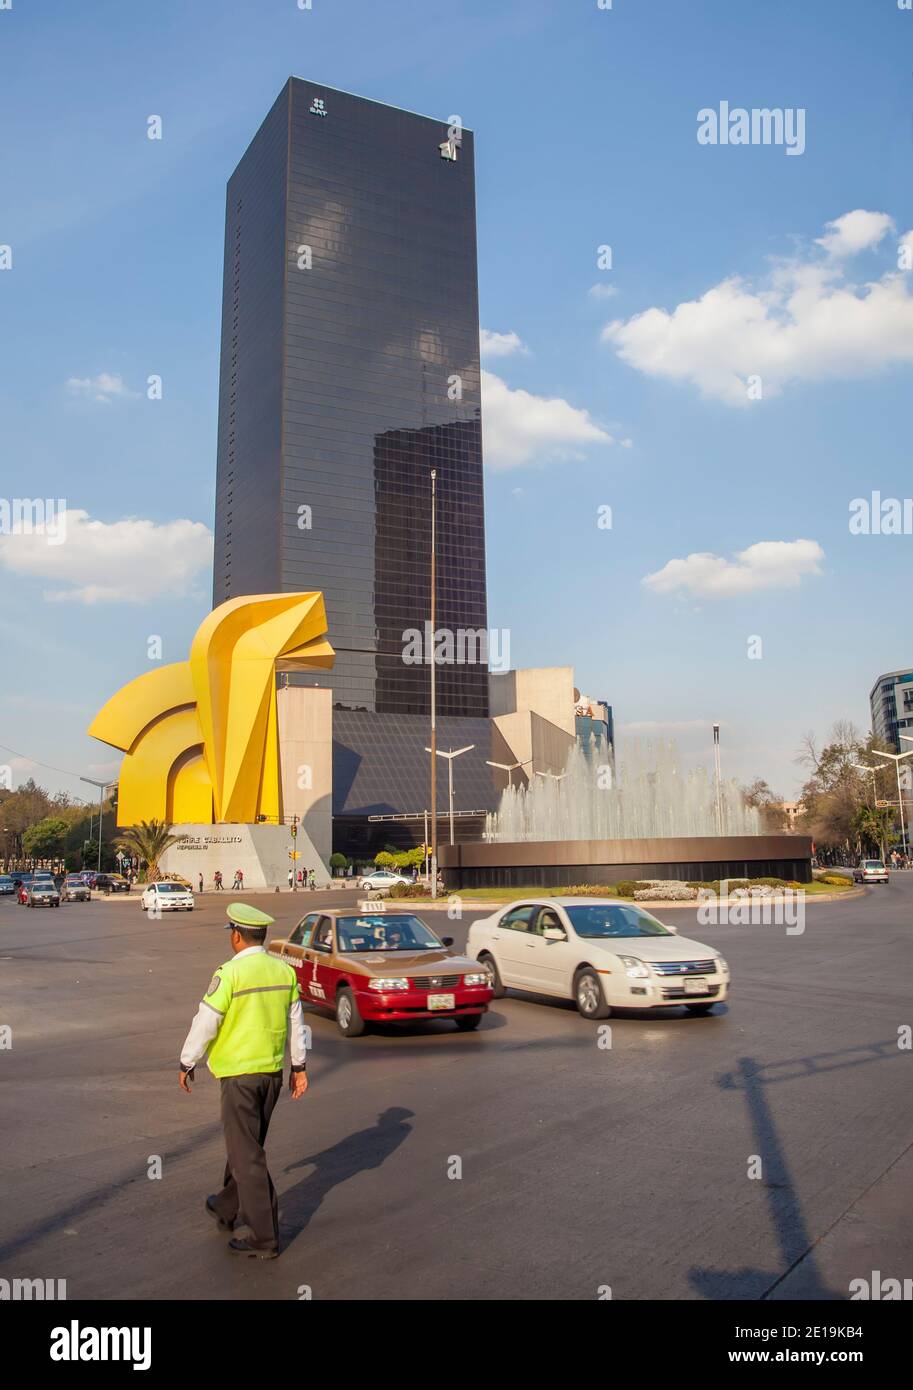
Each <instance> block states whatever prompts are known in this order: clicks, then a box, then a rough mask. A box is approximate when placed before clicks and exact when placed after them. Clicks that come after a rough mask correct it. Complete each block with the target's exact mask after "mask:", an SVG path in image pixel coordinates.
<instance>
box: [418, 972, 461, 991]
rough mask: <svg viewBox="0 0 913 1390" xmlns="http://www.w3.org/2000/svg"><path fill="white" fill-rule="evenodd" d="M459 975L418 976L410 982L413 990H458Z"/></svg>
mask: <svg viewBox="0 0 913 1390" xmlns="http://www.w3.org/2000/svg"><path fill="white" fill-rule="evenodd" d="M459 983H460V976H459V975H416V976H414V977H413V979H412V980H410V984H411V985H412V988H413V989H456V987H457V985H458V984H459Z"/></svg>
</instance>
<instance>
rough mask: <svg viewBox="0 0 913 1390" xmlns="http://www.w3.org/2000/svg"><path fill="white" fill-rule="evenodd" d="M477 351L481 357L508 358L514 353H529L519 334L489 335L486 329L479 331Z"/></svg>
mask: <svg viewBox="0 0 913 1390" xmlns="http://www.w3.org/2000/svg"><path fill="white" fill-rule="evenodd" d="M479 349H480V351H481V354H482V356H483V357H510V356H512V354H513V353H515V352H521V353H523V354H528V353H529V348H528V347H527V346H526V344H525V343H524V342H523V340H522V339H521V337H520V335H519V333H514V332H513V331H511V332H510V333H490V332H489V331H488V329H487V328H483V329H481V330H480V333H479Z"/></svg>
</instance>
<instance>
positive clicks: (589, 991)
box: [574, 966, 612, 1018]
mask: <svg viewBox="0 0 913 1390" xmlns="http://www.w3.org/2000/svg"><path fill="white" fill-rule="evenodd" d="M574 999H575V1002H576V1004H577V1008H578V1010H579V1012H580V1013H581V1014H582V1015H583V1017H584V1018H608V1017H609V1014H610V1013H611V1012H612V1011H611V1009H610V1008H609V1006H608V1004H607V1003H606V1002H605V996H604V995H603V992H602V985H601V983H600V980H599V976H598V975H597V974H596V971H595V970H592V969H591V968H590V967H589V966H587V968H586V969H585V970H581V971H580V972H579V974H578V975H577V978H576V979H575V981H574Z"/></svg>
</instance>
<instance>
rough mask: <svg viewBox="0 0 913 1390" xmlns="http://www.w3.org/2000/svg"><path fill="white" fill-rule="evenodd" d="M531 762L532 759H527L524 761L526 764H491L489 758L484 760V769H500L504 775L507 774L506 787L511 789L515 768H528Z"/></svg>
mask: <svg viewBox="0 0 913 1390" xmlns="http://www.w3.org/2000/svg"><path fill="white" fill-rule="evenodd" d="M532 761H533V760H532V758H527V759H526V762H524V763H493V762H492V761H491V759H490V758H486V759H485V766H486V767H497V768H500V769H501V771H502V772H506V773H507V785H508V786H509V787H512V786H513V784H514V779H513V774H514V773H515V772H516V771H517V768H518V767H529V765H530V763H531V762H532Z"/></svg>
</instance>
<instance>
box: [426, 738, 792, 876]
mask: <svg viewBox="0 0 913 1390" xmlns="http://www.w3.org/2000/svg"><path fill="white" fill-rule="evenodd" d="M600 759H601V755H600V753H599V752H598V750H596V749H595V748H594V747H590V746H588V745H587V744H586V743H584V742H578V743H575V744H574V746H573V747H572V748H571V750H570V753H569V755H568V759H567V763H566V765H565V769H564V772H563V773H562V774H561V775H560V776H555V775H551V774H546V775H540V776H534V777H533V778H532V780H531V782H530V784H529V786H520V787H514V786H509V787H507V788H506V789H505V790H504V792H503V793H502V795H501V801H500V805H499V806H498V809H497V811H494V812H492V813H490V814H489V815H488V816H487V818H486V824H485V831H484V835H483V839H482V840H481V841H480V842H477V843H474V844H471V843H470V844H458V845H453V846H445V847H444V848H443V849H442V851H441V860H440V862H441V866H442V868H443V871H444V878H445V883H446V884H447V886H448V887H449V888H469V887H486V886H493V885H498V886H515V887H528V886H533V885H538V886H543V887H546V886H549V887H551V886H555V887H558V886H568V885H574V884H578V885H584V884H600V883H604V884H612V883H618V882H619V881H621V880H622V879H651V878H652V879H661V878H666V879H670V878H674V879H684V880H686V881H694V880H697V881H708V880H714V879H721V878H730V879H732V878H759V877H765V876H774V877H777V878H783V879H788V880H793V881H798V882H802V883H807V882H809V881H810V879H811V841H810V840H809V839H808V837H807V836H801V835H793V834H768V833H766V832H765V831H764V829H763V827H762V825H761V821H760V816H759V813H758V811H757V810H756V809H755V808H753V807H750V806H747V805H746V804H745V799H744V796H743V795H742V792H741V789H740V788H739V786H738V784H737V783H736V782H733V781H728V782H727V781H724V782H722V783H721V784H720V787H719V796H718V795H717V785H716V779H715V777H714V776H713V775H712V774H708V772H707V771H706V770H705V769H704V768H701V767H698V768H694V769H691V770H683V769H682V766H681V763H680V759H679V754H678V749H677V747H676V745H675V743H673V742H658V743H645V744H644V743H641V742H639V741H637V740H631V741H630V742H627V743H624V744H623V745H622V746H621V747H620V748H619V751H618V755H617V758H616V765H615V767H614V768H613V767H612V766H611V765H610V764H609V763H607V762H605V761H604V758H603V759H602V760H600Z"/></svg>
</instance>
